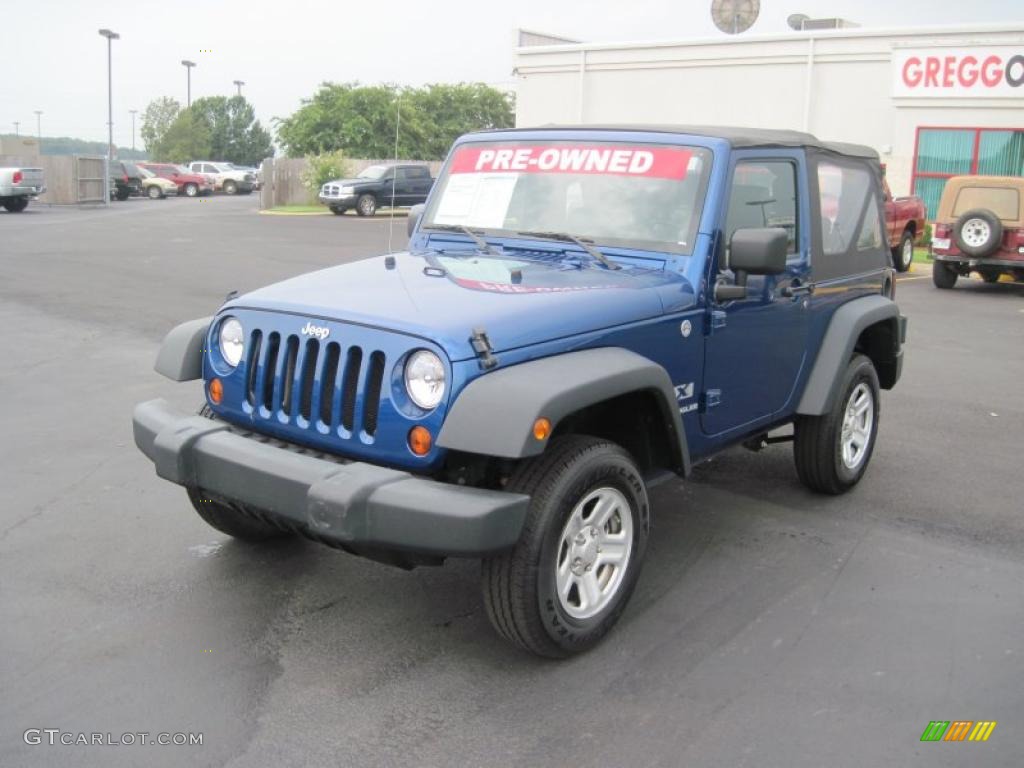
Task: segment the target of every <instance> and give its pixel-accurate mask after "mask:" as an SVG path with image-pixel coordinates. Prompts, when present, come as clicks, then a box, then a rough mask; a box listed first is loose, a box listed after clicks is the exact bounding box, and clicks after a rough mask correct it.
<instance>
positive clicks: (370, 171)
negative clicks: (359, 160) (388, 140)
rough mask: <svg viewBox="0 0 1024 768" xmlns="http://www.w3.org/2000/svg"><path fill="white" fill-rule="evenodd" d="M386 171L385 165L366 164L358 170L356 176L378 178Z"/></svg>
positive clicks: (359, 177) (358, 177)
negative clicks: (366, 165)
mask: <svg viewBox="0 0 1024 768" xmlns="http://www.w3.org/2000/svg"><path fill="white" fill-rule="evenodd" d="M387 172H388V167H387V166H386V165H371V166H368V167H366V168H363V170H361V171H360V172H359V175H358V176H356V178H357V179H379V178H380V177H381V176H383V175H384V174H385V173H387Z"/></svg>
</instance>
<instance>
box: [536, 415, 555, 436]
mask: <svg viewBox="0 0 1024 768" xmlns="http://www.w3.org/2000/svg"><path fill="white" fill-rule="evenodd" d="M550 434H551V422H550V421H548V420H547V419H545V418H540V419H537V420H536V421H535V422H533V436H534V437H535V438H536V439H538V440H547V437H548V435H550Z"/></svg>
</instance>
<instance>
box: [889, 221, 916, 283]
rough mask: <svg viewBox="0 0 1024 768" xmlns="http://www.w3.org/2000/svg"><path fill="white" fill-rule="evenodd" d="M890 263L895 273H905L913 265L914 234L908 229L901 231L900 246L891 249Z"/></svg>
mask: <svg viewBox="0 0 1024 768" xmlns="http://www.w3.org/2000/svg"><path fill="white" fill-rule="evenodd" d="M892 263H893V266H894V267H896V271H897V272H906V271H907V270H908V269H910V265H911V264H913V263H914V233H913V232H911V231H910V230H909V229H905V230H903V237H901V238H900V244H899V245H898V246H896V247H895V248H894V249H893V251H892Z"/></svg>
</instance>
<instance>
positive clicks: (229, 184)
mask: <svg viewBox="0 0 1024 768" xmlns="http://www.w3.org/2000/svg"><path fill="white" fill-rule="evenodd" d="M236 192H238V185H237V184H236V183H235V182H233V181H232V180H231V179H228V180H227V181H225V182H224V194H225V195H233V194H235V193H236Z"/></svg>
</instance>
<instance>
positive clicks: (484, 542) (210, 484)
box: [132, 400, 530, 557]
mask: <svg viewBox="0 0 1024 768" xmlns="http://www.w3.org/2000/svg"><path fill="white" fill-rule="evenodd" d="M132 427H133V431H134V434H135V444H136V445H137V446H138V447H139V450H141V451H142V452H143V453H144V454H146V456H147V457H148V458H149V459H150V460H151V461H152V462H153V464H154V466H155V468H156V473H157V475H159V476H160V477H162V478H164V479H165V480H170V481H171V482H172V483H177V484H178V485H182V486H186V487H192V488H198V489H201V490H203V491H206V492H208V493H210V494H211V495H214V496H220V497H222V498H225V499H228V500H231V501H237V502H240V503H242V504H244V505H248V506H251V507H253V508H254V509H256V510H259V511H260V512H261V513H265V514H269V515H271V516H274V517H276V518H278V519H280V520H282V521H284V522H286V523H288V524H290V525H292V526H294V527H296V528H298V529H299V530H301V531H303V532H304V533H306V534H307V535H309V536H312V537H313V538H316V539H319V540H323V541H327V542H328V543H331V544H335V545H339V546H342V547H351V548H353V549H356V550H358V549H360V548H366V549H376V550H393V551H399V552H409V553H414V554H423V555H433V556H442V557H443V556H461V557H479V556H483V555H490V554H494V553H496V552H501V551H503V550H506V549H509V548H510V547H512V546H513V545H514V544H515V543H516V541H517V540H518V539H519V534H520V531H521V530H522V526H523V521H524V519H525V517H526V509H527V506H528V504H529V501H530V499H529V497H528V496H523V495H521V494H513V493H505V492H503V491H491V490H485V489H480V488H469V487H466V486H460V485H453V484H449V483H442V482H438V481H436V480H430V479H427V478H422V477H417V476H415V475H412V474H410V473H408V472H402V471H400V470H395V469H388V468H385V467H379V466H376V465H374V464H366V463H363V462H344V461H343V460H341V459H336V458H333V457H326V456H324V457H320V456H315V455H311V454H310V452H309V451H307V450H305V449H299V448H297V447H295V448H294V449H292V447H290V446H289V444H285V443H278V442H276V441H270V440H269V439H268V438H266V437H265V436H263V435H258V434H253V433H246V432H243V431H241V430H238V429H236V428H234V427H232V426H231V425H229V424H228V423H227V422H224V421H221V420H218V419H208V418H205V417H202V416H190V415H187V414H184V413H180V412H178V411H176V410H174V409H173V408H172V407H171V406H170V405H168V403H167V402H166V401H165V400H151V401H149V402H145V403H140V404H139V405H138V406H136V408H135V412H134V414H133V415H132Z"/></svg>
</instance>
